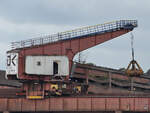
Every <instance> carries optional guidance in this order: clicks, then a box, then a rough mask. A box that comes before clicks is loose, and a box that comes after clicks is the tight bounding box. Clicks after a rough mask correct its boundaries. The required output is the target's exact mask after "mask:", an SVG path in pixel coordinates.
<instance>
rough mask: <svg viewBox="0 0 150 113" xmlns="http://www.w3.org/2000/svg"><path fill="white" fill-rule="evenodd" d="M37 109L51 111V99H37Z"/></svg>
mask: <svg viewBox="0 0 150 113" xmlns="http://www.w3.org/2000/svg"><path fill="white" fill-rule="evenodd" d="M35 107H36V111H49V99H44V100H36V106H35Z"/></svg>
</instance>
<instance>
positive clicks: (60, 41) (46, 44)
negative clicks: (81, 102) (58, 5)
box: [10, 20, 137, 80]
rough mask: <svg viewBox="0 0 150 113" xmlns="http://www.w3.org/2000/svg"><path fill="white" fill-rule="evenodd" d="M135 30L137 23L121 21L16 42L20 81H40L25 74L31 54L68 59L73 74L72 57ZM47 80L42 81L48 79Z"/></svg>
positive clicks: (134, 21)
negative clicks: (27, 57)
mask: <svg viewBox="0 0 150 113" xmlns="http://www.w3.org/2000/svg"><path fill="white" fill-rule="evenodd" d="M135 27H137V21H136V20H120V21H115V22H111V23H106V24H100V25H96V26H90V27H84V28H81V29H76V30H72V31H67V32H62V33H58V34H55V35H50V36H47V37H44V38H38V39H31V40H26V41H20V42H14V43H12V44H13V45H12V48H13V49H16V50H12V51H17V52H18V53H19V61H18V62H19V64H18V65H19V67H18V70H19V72H18V78H19V79H32V80H33V79H39V77H37V76H30V75H29V76H28V75H25V57H26V56H28V55H49V56H55V55H56V56H67V57H68V59H69V70H70V72H71V68H72V60H73V57H74V56H75V55H76V54H77V53H78V52H80V51H83V50H85V49H88V48H91V47H93V46H96V45H98V44H101V43H104V42H105V41H108V40H111V39H113V38H116V37H118V36H121V35H123V34H125V33H128V32H130V31H132V30H133V29H134V28H135ZM10 52H11V51H10ZM68 76H69V75H68ZM46 77H47V76H44V77H42V78H40V79H42V80H47V79H48V78H46Z"/></svg>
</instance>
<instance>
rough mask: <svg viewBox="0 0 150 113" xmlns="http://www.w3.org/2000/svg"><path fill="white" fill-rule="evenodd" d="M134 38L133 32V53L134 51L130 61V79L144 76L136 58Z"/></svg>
mask: <svg viewBox="0 0 150 113" xmlns="http://www.w3.org/2000/svg"><path fill="white" fill-rule="evenodd" d="M133 44H134V36H133V34H132V32H131V51H132V60H131V61H130V63H129V65H128V67H127V69H126V74H127V75H128V76H130V77H134V76H140V75H142V74H143V70H142V68H141V67H140V65H139V64H138V63H137V61H136V60H135V58H134V45H133Z"/></svg>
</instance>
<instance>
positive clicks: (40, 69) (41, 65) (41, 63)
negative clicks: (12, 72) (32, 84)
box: [25, 56, 69, 76]
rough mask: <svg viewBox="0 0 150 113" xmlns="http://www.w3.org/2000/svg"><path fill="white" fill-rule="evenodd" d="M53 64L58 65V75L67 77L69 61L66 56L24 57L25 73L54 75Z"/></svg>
mask: <svg viewBox="0 0 150 113" xmlns="http://www.w3.org/2000/svg"><path fill="white" fill-rule="evenodd" d="M53 62H57V63H58V75H63V76H66V75H69V60H68V58H67V57H66V56H26V61H25V72H26V73H27V74H35V75H54V74H53V68H54V67H53Z"/></svg>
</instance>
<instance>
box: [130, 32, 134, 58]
mask: <svg viewBox="0 0 150 113" xmlns="http://www.w3.org/2000/svg"><path fill="white" fill-rule="evenodd" d="M133 43H134V36H133V34H132V32H131V50H132V60H134V45H133Z"/></svg>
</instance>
